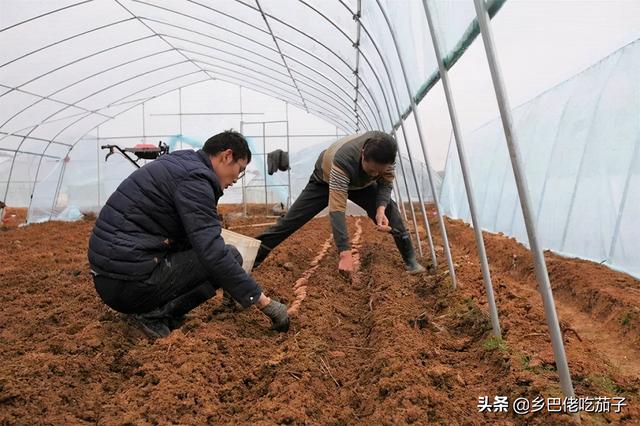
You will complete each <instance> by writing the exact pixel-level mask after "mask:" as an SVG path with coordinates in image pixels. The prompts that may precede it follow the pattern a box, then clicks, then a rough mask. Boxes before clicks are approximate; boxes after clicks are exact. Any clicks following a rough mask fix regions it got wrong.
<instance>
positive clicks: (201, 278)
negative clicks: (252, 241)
mask: <svg viewBox="0 0 640 426" xmlns="http://www.w3.org/2000/svg"><path fill="white" fill-rule="evenodd" d="M227 248H228V249H229V251H230V252H231V253H232V254H233V256H234V258H235V259H236V261H238V263H240V264H242V256H241V255H240V252H238V250H237V249H236V248H235V247H234V246H232V245H229V244H227ZM93 282H94V284H95V288H96V291H97V292H98V295H99V296H100V298H101V299H102V300H103V301H104V303H105V304H107V305H108V306H109V307H110V308H112V309H115V310H116V311H118V312H122V313H125V314H142V313H147V312H150V311H152V310H154V309H157V308H161V307H163V306H167V305H169V304H171V309H169V312H168V314H171V315H172V316H176V317H179V316H182V315H184V314H186V313H187V312H188V311H190V310H192V309H194V308H195V307H197V306H199V305H201V304H202V303H204V302H206V301H207V300H208V299H210V298H211V297H213V296H214V295H215V292H216V289H217V288H219V285H217V284H216V283H215V281H212V280H211V279H210V277H209V275H208V274H207V272H206V270H205V268H204V266H202V264H201V263H200V260H199V259H198V256H197V255H196V253H195V251H194V250H187V251H182V252H177V253H171V254H169V255H168V256H167V257H166V258H165V259H164V261H162V262H160V264H158V266H156V268H155V269H154V270H153V272H152V273H151V276H150V277H149V278H147V279H146V280H144V281H125V280H116V279H112V278H108V277H105V276H102V275H96V276H94V277H93Z"/></svg>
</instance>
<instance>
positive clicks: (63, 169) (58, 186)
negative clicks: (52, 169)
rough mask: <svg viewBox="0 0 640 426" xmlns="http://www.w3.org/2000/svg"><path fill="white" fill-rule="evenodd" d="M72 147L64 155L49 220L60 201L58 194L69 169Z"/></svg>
mask: <svg viewBox="0 0 640 426" xmlns="http://www.w3.org/2000/svg"><path fill="white" fill-rule="evenodd" d="M71 149H72V148H69V150H68V151H67V153H66V154H65V156H64V157H62V170H60V176H59V177H58V183H57V185H56V191H55V193H54V194H53V203H52V204H51V210H50V211H49V220H51V218H52V217H53V210H54V209H55V208H56V204H57V202H58V196H59V195H60V188H62V181H63V179H64V172H65V170H66V169H67V158H68V157H69V153H70V152H71ZM28 216H29V212H28V211H27V217H28Z"/></svg>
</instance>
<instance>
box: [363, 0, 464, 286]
mask: <svg viewBox="0 0 640 426" xmlns="http://www.w3.org/2000/svg"><path fill="white" fill-rule="evenodd" d="M375 2H376V4H377V5H378V8H379V9H380V12H382V15H383V16H384V20H385V22H386V24H387V29H388V30H389V34H391V39H392V40H393V44H394V46H395V51H396V55H397V56H398V59H399V61H400V68H401V69H402V75H403V77H404V83H405V86H406V89H407V94H408V95H409V102H410V105H411V112H412V113H413V118H414V121H415V123H416V130H417V132H418V139H419V140H420V147H421V148H422V155H423V157H424V161H425V164H426V166H427V174H428V175H429V185H430V186H431V192H432V195H433V200H434V201H435V206H436V211H437V213H438V223H439V224H440V233H441V237H442V243H443V244H442V245H443V246H444V253H445V256H446V258H447V264H448V266H449V275H450V277H451V285H452V287H453V288H456V273H455V268H454V266H453V259H452V258H451V249H450V247H449V238H448V236H447V229H446V227H445V224H444V217H443V216H442V211H441V209H440V201H439V200H438V193H437V191H436V188H435V183H434V179H433V178H434V176H433V171H432V168H431V165H430V162H429V156H428V155H427V147H426V144H425V140H424V138H423V136H422V127H421V125H420V120H418V113H417V111H416V105H415V101H414V99H413V94H412V93H411V87H410V86H409V78H408V76H407V70H406V68H405V66H404V59H403V58H402V54H401V52H400V46H399V45H398V40H397V38H396V35H395V30H394V28H393V26H392V25H391V22H390V21H389V17H388V16H387V12H386V11H385V10H384V8H383V7H382V4H381V3H380V0H375ZM398 113H399V114H400V112H399V111H398ZM403 133H404V135H405V142H406V141H407V140H406V135H407V134H406V133H405V131H404V129H403ZM406 145H407V149H409V144H408V143H407V144H406ZM422 207H423V208H424V205H422Z"/></svg>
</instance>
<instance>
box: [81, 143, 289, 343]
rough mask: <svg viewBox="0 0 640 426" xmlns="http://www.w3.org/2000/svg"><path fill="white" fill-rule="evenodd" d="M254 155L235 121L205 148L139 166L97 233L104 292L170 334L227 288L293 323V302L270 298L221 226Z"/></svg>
mask: <svg viewBox="0 0 640 426" xmlns="http://www.w3.org/2000/svg"><path fill="white" fill-rule="evenodd" d="M250 161H251V151H250V150H249V146H248V144H247V141H246V140H245V139H244V137H243V136H242V135H241V134H240V133H237V132H233V131H226V132H224V133H220V134H217V135H215V136H213V137H211V138H210V139H209V140H207V142H206V143H205V144H204V146H203V148H202V149H201V150H198V151H190V150H184V151H176V152H174V153H171V154H168V155H163V156H161V157H159V158H158V159H157V160H155V161H153V162H152V163H149V164H147V165H145V166H144V167H142V168H140V169H139V170H136V171H135V172H134V173H132V174H131V175H130V176H129V177H127V178H126V179H125V180H124V181H123V182H122V183H121V184H120V186H119V187H118V189H117V190H116V191H115V192H114V193H113V194H112V195H111V197H109V200H108V201H107V203H106V204H105V206H104V207H103V208H102V210H101V212H100V215H99V217H98V219H97V220H96V224H95V227H94V229H93V233H92V234H91V238H90V240H89V264H90V265H91V273H92V275H93V280H94V284H95V288H96V291H97V292H98V295H99V296H100V298H101V299H102V300H103V301H104V302H105V303H106V304H107V305H108V306H109V307H111V308H113V309H115V310H116V311H119V312H122V313H125V314H133V318H134V319H135V321H136V322H137V323H138V324H139V325H140V326H141V328H142V329H143V330H144V331H145V332H146V333H147V335H149V336H150V337H154V338H156V337H165V336H167V335H169V333H170V331H171V330H172V329H174V328H177V327H178V326H179V325H180V323H181V322H182V320H183V319H184V315H185V314H186V313H187V312H189V311H191V310H192V309H194V308H195V307H197V306H199V305H200V304H202V303H204V302H205V301H206V300H208V299H209V298H211V297H212V296H213V295H214V294H215V291H216V289H217V288H222V289H224V290H225V292H228V293H229V294H230V295H231V296H232V297H233V298H234V299H235V300H236V301H237V302H238V303H240V304H241V305H242V306H243V307H249V306H251V305H254V304H255V305H256V306H257V307H258V308H260V309H261V310H262V312H263V313H265V314H266V315H267V316H269V317H270V318H271V320H272V322H273V325H274V329H276V330H278V331H286V330H288V327H289V318H288V315H287V308H286V306H285V305H283V304H281V303H279V302H277V301H275V300H271V299H269V298H268V297H267V296H265V294H264V293H263V292H262V290H261V288H260V286H259V285H258V284H257V283H256V282H255V281H254V279H253V278H252V277H251V276H250V275H248V274H247V273H246V272H245V271H244V270H243V269H242V266H241V265H242V257H241V256H240V253H239V252H238V251H237V249H236V248H235V247H233V246H230V245H226V244H225V243H224V240H223V239H222V237H221V236H220V232H221V221H220V217H219V216H218V213H217V204H218V200H219V198H220V197H221V196H222V194H223V191H224V189H226V188H228V187H229V186H231V185H233V184H234V183H235V182H236V181H237V180H238V178H239V177H240V176H241V175H242V174H243V173H244V169H245V168H246V166H247V164H248V163H249V162H250Z"/></svg>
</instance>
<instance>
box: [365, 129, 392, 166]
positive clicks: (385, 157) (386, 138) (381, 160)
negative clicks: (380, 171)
mask: <svg viewBox="0 0 640 426" xmlns="http://www.w3.org/2000/svg"><path fill="white" fill-rule="evenodd" d="M372 133H373V134H372V135H371V137H369V139H367V140H366V142H365V143H364V152H363V156H364V159H365V161H373V162H375V163H378V164H393V163H395V161H396V154H397V153H398V144H397V143H396V141H395V139H393V138H392V137H391V136H390V135H388V134H387V133H384V132H372Z"/></svg>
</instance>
